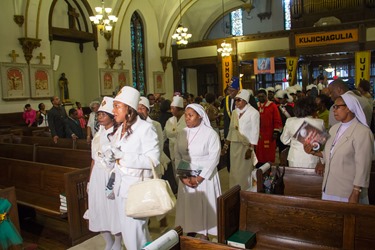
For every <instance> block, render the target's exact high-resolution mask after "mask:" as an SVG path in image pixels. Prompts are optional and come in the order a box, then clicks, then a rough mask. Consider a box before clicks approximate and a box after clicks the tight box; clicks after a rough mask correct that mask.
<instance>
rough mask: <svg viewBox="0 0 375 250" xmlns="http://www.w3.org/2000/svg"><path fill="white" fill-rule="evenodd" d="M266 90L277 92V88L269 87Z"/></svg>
mask: <svg viewBox="0 0 375 250" xmlns="http://www.w3.org/2000/svg"><path fill="white" fill-rule="evenodd" d="M266 90H267V92H268V91H271V92H275V88H274V87H268V88H266Z"/></svg>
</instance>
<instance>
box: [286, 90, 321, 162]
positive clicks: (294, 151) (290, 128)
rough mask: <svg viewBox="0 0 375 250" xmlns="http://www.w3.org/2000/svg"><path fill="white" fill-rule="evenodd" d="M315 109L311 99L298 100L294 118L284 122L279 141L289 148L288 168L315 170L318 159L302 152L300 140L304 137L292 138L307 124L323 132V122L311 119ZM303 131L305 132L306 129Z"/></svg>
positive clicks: (315, 106)
mask: <svg viewBox="0 0 375 250" xmlns="http://www.w3.org/2000/svg"><path fill="white" fill-rule="evenodd" d="M316 109H317V105H316V103H315V101H314V99H313V98H312V97H306V98H303V99H300V100H298V101H297V102H296V103H295V106H294V114H295V116H296V117H290V118H288V119H287V120H286V123H285V126H284V129H283V133H282V134H281V136H280V140H281V142H282V143H283V144H285V145H289V146H290V148H289V153H288V165H289V167H295V168H315V166H316V164H317V163H318V162H319V157H317V156H314V155H311V154H307V153H305V151H304V150H303V144H302V143H301V138H306V136H298V137H295V136H294V135H295V134H296V132H297V131H298V130H299V128H300V127H301V125H302V124H303V123H308V124H310V125H311V126H312V127H315V128H317V129H318V130H320V131H324V130H325V128H324V121H323V120H322V119H318V118H314V117H313V116H314V115H315V112H316ZM303 131H306V129H304V130H303ZM302 135H303V133H302Z"/></svg>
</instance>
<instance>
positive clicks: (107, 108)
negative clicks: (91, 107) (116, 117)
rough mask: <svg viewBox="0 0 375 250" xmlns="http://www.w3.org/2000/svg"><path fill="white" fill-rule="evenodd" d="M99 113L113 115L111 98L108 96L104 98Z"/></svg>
mask: <svg viewBox="0 0 375 250" xmlns="http://www.w3.org/2000/svg"><path fill="white" fill-rule="evenodd" d="M99 111H103V112H106V113H108V114H111V115H113V98H112V97H109V96H104V98H103V101H102V103H101V104H100V107H99V109H98V112H99Z"/></svg>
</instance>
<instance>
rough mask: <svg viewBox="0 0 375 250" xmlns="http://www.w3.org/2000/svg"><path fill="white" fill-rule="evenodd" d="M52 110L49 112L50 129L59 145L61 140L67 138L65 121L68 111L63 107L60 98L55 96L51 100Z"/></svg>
mask: <svg viewBox="0 0 375 250" xmlns="http://www.w3.org/2000/svg"><path fill="white" fill-rule="evenodd" d="M51 103H52V108H51V109H50V110H49V111H48V127H49V129H50V130H51V135H52V138H53V141H54V142H55V143H57V140H58V139H59V138H65V119H67V115H66V111H65V109H64V107H62V106H61V101H60V98H59V97H57V96H54V97H52V98H51Z"/></svg>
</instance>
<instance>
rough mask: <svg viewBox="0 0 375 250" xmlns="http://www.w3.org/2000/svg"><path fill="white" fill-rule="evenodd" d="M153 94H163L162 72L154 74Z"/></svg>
mask: <svg viewBox="0 0 375 250" xmlns="http://www.w3.org/2000/svg"><path fill="white" fill-rule="evenodd" d="M154 93H155V94H165V80H164V72H161V71H156V72H154Z"/></svg>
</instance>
